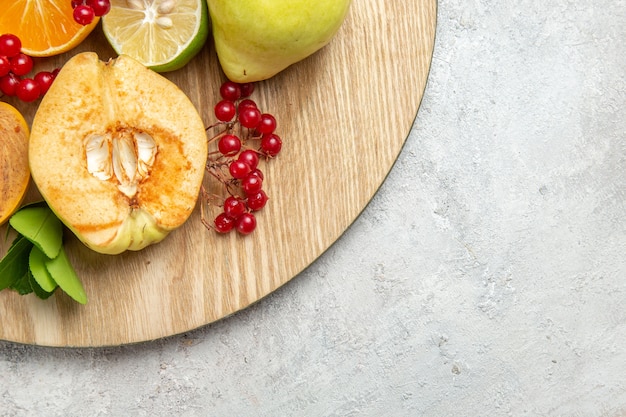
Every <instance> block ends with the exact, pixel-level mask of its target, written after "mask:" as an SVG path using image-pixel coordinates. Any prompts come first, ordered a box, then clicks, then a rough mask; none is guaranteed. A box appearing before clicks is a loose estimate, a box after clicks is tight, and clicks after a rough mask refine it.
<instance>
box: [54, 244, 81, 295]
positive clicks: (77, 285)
mask: <svg viewBox="0 0 626 417" xmlns="http://www.w3.org/2000/svg"><path fill="white" fill-rule="evenodd" d="M46 268H47V269H48V272H49V273H50V276H52V279H53V280H54V281H56V283H57V284H59V287H61V289H62V290H63V291H65V292H66V293H67V295H69V296H70V297H72V298H73V299H74V300H76V301H78V302H79V303H81V304H87V293H85V289H84V288H83V284H82V283H81V282H80V279H79V278H78V275H76V271H75V270H74V267H72V264H71V263H70V260H69V258H68V257H67V253H65V249H63V247H61V250H60V252H59V255H58V256H57V257H56V258H54V259H48V260H47V261H46Z"/></svg>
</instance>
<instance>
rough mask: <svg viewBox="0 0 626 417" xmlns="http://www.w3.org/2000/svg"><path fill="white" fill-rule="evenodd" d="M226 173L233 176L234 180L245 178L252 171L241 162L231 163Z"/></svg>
mask: <svg viewBox="0 0 626 417" xmlns="http://www.w3.org/2000/svg"><path fill="white" fill-rule="evenodd" d="M228 171H229V172H230V175H232V176H233V178H235V179H238V180H240V179H242V178H245V177H246V176H247V175H248V174H249V173H250V172H252V169H250V165H248V164H246V163H245V162H243V161H239V160H236V161H233V162H231V163H230V165H229V166H228Z"/></svg>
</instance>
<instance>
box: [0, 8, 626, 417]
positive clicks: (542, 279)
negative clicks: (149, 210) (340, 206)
mask: <svg viewBox="0 0 626 417" xmlns="http://www.w3.org/2000/svg"><path fill="white" fill-rule="evenodd" d="M357 1H358V0H357ZM624 45H626V1H625V0H611V1H609V0H595V1H575V0H563V1H558V2H546V1H539V0H521V1H518V2H513V3H511V2H501V1H494V0H475V1H467V0H463V1H462V0H441V1H440V2H439V8H438V27H437V38H436V45H435V52H434V58H433V63H432V69H431V73H430V78H429V83H428V86H427V90H426V93H425V95H424V99H423V102H422V106H421V108H420V110H419V112H418V115H417V119H416V122H415V126H414V128H413V129H412V131H411V134H410V136H409V138H408V140H407V143H406V146H405V148H404V149H403V151H402V154H401V155H400V157H399V159H398V162H397V164H396V165H395V166H394V168H393V170H392V171H391V173H390V175H389V177H388V178H387V180H386V181H385V183H384V184H383V186H382V187H381V189H380V191H379V192H378V193H377V195H376V196H375V198H374V199H373V201H372V202H371V204H370V205H369V206H368V207H367V208H366V210H365V211H364V213H363V214H362V215H361V216H360V217H359V218H358V219H357V220H356V222H355V223H354V224H353V225H352V226H351V227H350V229H349V230H347V232H346V233H345V235H344V236H343V237H342V238H341V239H340V240H339V241H338V242H337V243H336V244H335V245H334V246H332V248H331V249H330V250H329V251H328V252H326V253H325V254H324V255H323V256H322V257H321V258H320V259H319V260H317V261H316V262H315V263H314V264H313V265H311V266H310V267H309V268H308V269H307V270H306V271H304V272H303V273H302V274H300V275H299V276H297V277H296V278H294V279H293V280H292V281H291V282H290V283H289V284H287V285H286V286H285V287H283V288H281V289H280V290H279V291H277V292H276V293H274V294H272V295H271V296H269V297H267V298H266V299H264V300H262V301H261V302H259V303H258V304H256V305H254V306H252V307H251V308H249V309H246V310H244V311H243V312H241V313H238V314H236V315H234V316H232V317H230V318H227V319H225V320H222V321H220V322H218V323H215V324H213V325H209V326H207V327H205V328H202V329H198V330H195V331H193V332H190V333H187V334H184V335H180V336H175V337H171V338H168V339H165V340H159V341H155V342H151V343H143V344H139V345H133V346H124V347H118V348H105V349H50V348H41V347H32V346H22V345H17V344H13V343H8V342H0V415H2V416H6V417H13V416H46V417H48V416H63V417H67V416H238V417H244V416H255V417H256V416H394V417H395V416H418V415H419V416H429V417H430V416H433V417H434V416H468V417H470V416H471V417H473V416H590V417H591V416H593V417H619V416H624V415H626V382H625V381H626V378H625V377H624V374H625V372H624V371H626V308H625V305H626V293H625V290H626V181H625V175H626V174H625V173H626V117H625V114H626V112H625V110H624V106H625V104H626V75H625V74H626V53H625V50H624Z"/></svg>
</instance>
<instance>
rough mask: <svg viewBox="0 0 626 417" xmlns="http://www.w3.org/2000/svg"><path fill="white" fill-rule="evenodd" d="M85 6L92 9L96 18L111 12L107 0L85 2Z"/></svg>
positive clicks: (88, 0)
mask: <svg viewBox="0 0 626 417" xmlns="http://www.w3.org/2000/svg"><path fill="white" fill-rule="evenodd" d="M87 6H90V7H91V8H92V9H93V14H95V15H96V16H104V15H105V14H107V13H109V10H111V2H110V1H109V0H87Z"/></svg>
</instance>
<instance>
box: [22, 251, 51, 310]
mask: <svg viewBox="0 0 626 417" xmlns="http://www.w3.org/2000/svg"><path fill="white" fill-rule="evenodd" d="M40 252H41V251H40ZM42 253H43V252H42ZM28 279H29V281H30V286H31V287H32V289H33V292H34V293H35V295H36V296H37V297H39V298H41V299H42V300H45V299H46V298H49V297H50V296H51V295H52V294H54V290H52V291H46V290H44V289H43V288H41V286H39V284H38V283H37V281H36V280H35V277H33V274H32V273H31V271H29V273H28ZM55 289H56V287H55Z"/></svg>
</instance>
